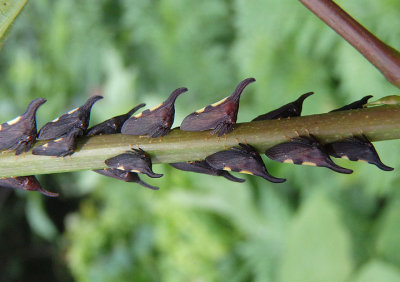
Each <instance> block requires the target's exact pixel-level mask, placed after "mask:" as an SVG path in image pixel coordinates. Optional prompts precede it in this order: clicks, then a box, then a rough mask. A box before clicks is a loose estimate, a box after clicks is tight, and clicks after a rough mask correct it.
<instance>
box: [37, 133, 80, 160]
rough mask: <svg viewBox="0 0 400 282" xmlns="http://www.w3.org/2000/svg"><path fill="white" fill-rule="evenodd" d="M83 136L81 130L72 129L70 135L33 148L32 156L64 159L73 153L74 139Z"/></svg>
mask: <svg viewBox="0 0 400 282" xmlns="http://www.w3.org/2000/svg"><path fill="white" fill-rule="evenodd" d="M81 135H83V130H82V129H80V128H74V129H73V130H72V131H71V132H70V133H68V134H67V135H64V136H62V137H60V138H57V139H55V140H51V141H49V142H48V143H46V144H43V145H41V146H39V147H36V148H33V150H32V154H33V155H44V156H57V157H65V156H68V155H72V154H73V153H74V152H75V146H76V138H77V137H79V136H81Z"/></svg>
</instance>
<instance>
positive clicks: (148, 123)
mask: <svg viewBox="0 0 400 282" xmlns="http://www.w3.org/2000/svg"><path fill="white" fill-rule="evenodd" d="M165 112H168V113H167V114H170V113H171V111H170V110H168V109H166V108H163V109H162V110H156V111H153V112H152V111H150V110H146V111H144V112H143V113H142V115H141V116H140V117H139V118H136V117H132V118H130V119H128V120H127V121H126V122H125V123H124V125H123V126H122V129H121V133H122V134H129V135H147V136H151V137H154V138H156V137H160V136H164V135H165V134H167V133H168V132H169V130H170V128H171V126H172V122H173V119H172V122H171V118H170V116H166V115H165ZM174 113H175V111H174V110H172V116H173V115H174ZM166 118H167V119H166Z"/></svg>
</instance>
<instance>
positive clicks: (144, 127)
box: [121, 87, 188, 138]
mask: <svg viewBox="0 0 400 282" xmlns="http://www.w3.org/2000/svg"><path fill="white" fill-rule="evenodd" d="M186 91H188V89H187V88H185V87H182V88H178V89H175V90H174V91H173V92H172V93H171V95H170V96H169V97H168V99H167V100H165V101H164V102H162V103H161V104H160V105H158V106H157V107H155V108H153V109H150V110H145V111H143V112H141V113H140V114H138V115H135V116H133V117H131V118H130V119H128V120H127V121H126V122H125V123H124V125H123V126H122V129H121V133H122V134H128V135H146V136H149V137H153V138H157V137H162V136H164V135H166V134H168V132H169V131H170V130H171V126H172V124H173V123H174V117H175V100H176V98H178V96H179V95H181V94H182V93H184V92H186Z"/></svg>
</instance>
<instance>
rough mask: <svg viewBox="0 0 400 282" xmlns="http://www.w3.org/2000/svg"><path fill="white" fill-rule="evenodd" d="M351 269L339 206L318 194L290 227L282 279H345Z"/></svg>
mask: <svg viewBox="0 0 400 282" xmlns="http://www.w3.org/2000/svg"><path fill="white" fill-rule="evenodd" d="M320 188H321V189H323V188H324V187H320ZM352 269H353V261H352V258H351V246H350V238H349V235H348V234H347V231H346V230H345V228H344V225H343V223H342V222H341V219H340V217H339V210H338V207H337V206H335V204H334V203H333V202H331V201H330V200H329V199H328V198H327V197H326V196H325V195H324V194H321V193H315V194H314V195H313V196H312V197H311V198H310V199H309V200H308V201H306V203H305V205H304V206H303V207H302V208H301V209H300V212H299V214H298V216H297V218H295V219H294V221H293V223H292V226H291V228H290V231H289V234H288V237H287V242H286V250H285V251H284V253H283V256H282V265H281V269H280V271H281V273H280V278H281V281H291V282H294V281H308V282H313V281H325V282H329V281H334V282H338V281H345V280H346V279H347V278H348V277H349V275H350V273H351V271H352Z"/></svg>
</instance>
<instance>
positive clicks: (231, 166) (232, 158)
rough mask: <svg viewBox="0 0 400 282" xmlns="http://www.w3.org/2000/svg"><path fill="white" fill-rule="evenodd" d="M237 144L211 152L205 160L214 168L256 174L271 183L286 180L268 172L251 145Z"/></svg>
mask: <svg viewBox="0 0 400 282" xmlns="http://www.w3.org/2000/svg"><path fill="white" fill-rule="evenodd" d="M239 146H240V147H232V148H231V149H229V150H225V151H220V152H217V153H215V154H212V155H210V156H208V157H206V162H207V163H208V164H209V165H210V166H212V167H213V168H215V169H219V170H221V169H222V170H227V171H235V172H240V173H246V174H251V175H256V176H260V177H262V178H264V179H266V180H268V181H271V182H273V183H282V182H285V181H286V179H283V178H277V177H274V176H272V175H270V174H269V173H268V171H267V168H266V167H265V164H264V162H263V160H262V158H261V156H260V154H259V153H258V152H257V151H256V149H255V148H254V147H253V146H251V145H247V144H242V143H239Z"/></svg>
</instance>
